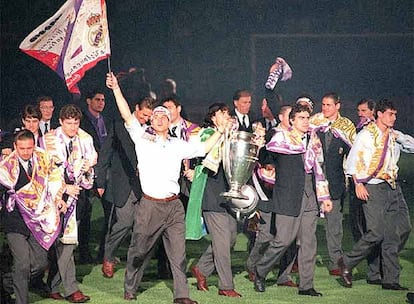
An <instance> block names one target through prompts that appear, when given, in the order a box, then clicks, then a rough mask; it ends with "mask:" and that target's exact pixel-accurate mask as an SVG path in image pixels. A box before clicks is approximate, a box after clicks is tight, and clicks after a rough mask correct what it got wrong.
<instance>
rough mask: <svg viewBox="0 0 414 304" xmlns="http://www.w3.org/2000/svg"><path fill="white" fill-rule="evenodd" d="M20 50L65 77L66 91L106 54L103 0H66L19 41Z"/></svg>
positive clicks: (109, 50)
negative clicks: (53, 13) (50, 15)
mask: <svg viewBox="0 0 414 304" xmlns="http://www.w3.org/2000/svg"><path fill="white" fill-rule="evenodd" d="M19 48H20V49H21V50H22V51H23V52H25V53H26V54H28V55H29V56H32V57H33V58H35V59H37V60H39V61H40V62H42V63H44V64H46V65H47V66H48V67H50V68H51V69H52V70H53V71H55V72H56V73H57V74H58V75H59V76H60V77H61V78H62V79H64V80H65V82H66V86H67V87H68V90H69V92H71V93H75V94H79V93H80V92H79V89H78V87H77V85H76V84H77V83H78V82H79V81H80V80H81V79H82V77H83V76H84V75H85V72H86V71H87V70H89V69H91V68H93V67H94V66H95V65H96V64H97V63H98V62H99V61H100V60H103V59H105V58H107V57H109V56H110V54H111V49H110V42H109V31H108V20H107V15H106V4H105V0H68V1H66V2H65V4H64V5H63V6H62V7H61V8H60V9H59V10H58V11H57V12H56V14H55V15H53V16H52V17H51V18H49V19H48V20H47V21H46V22H44V23H43V24H42V25H40V26H39V27H38V28H36V29H35V30H34V31H33V32H31V33H30V34H29V35H28V36H27V37H26V38H25V39H24V40H23V42H22V43H21V44H20V47H19Z"/></svg>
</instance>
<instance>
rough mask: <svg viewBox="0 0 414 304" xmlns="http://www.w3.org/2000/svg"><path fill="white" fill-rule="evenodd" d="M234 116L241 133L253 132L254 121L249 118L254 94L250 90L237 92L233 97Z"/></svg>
mask: <svg viewBox="0 0 414 304" xmlns="http://www.w3.org/2000/svg"><path fill="white" fill-rule="evenodd" d="M233 105H234V115H235V117H236V119H237V122H238V123H239V131H247V132H252V131H253V129H252V124H253V119H252V117H251V116H249V113H250V108H251V106H252V94H251V93H250V92H249V91H248V90H244V89H242V90H237V91H236V92H234V95H233Z"/></svg>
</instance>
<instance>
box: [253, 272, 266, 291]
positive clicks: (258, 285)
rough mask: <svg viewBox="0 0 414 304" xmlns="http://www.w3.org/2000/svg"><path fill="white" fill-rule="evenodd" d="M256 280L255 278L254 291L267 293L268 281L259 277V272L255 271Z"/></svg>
mask: <svg viewBox="0 0 414 304" xmlns="http://www.w3.org/2000/svg"><path fill="white" fill-rule="evenodd" d="M254 272H255V278H254V282H253V284H254V290H256V291H257V292H265V291H266V279H265V278H262V277H261V276H259V274H258V273H257V271H256V270H255V271H254Z"/></svg>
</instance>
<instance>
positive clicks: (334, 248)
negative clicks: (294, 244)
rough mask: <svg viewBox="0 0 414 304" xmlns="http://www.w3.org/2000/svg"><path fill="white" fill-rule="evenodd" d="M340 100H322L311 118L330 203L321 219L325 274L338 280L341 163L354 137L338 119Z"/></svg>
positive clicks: (352, 130) (346, 123) (335, 96)
mask: <svg viewBox="0 0 414 304" xmlns="http://www.w3.org/2000/svg"><path fill="white" fill-rule="evenodd" d="M340 108H341V100H340V98H339V96H338V94H336V93H334V92H330V93H326V94H325V95H324V96H323V97H322V112H321V113H317V114H315V115H314V116H312V118H311V121H310V122H311V124H313V125H315V126H316V131H317V135H318V137H319V139H320V141H321V143H322V148H323V156H324V162H323V164H322V169H323V170H324V173H325V176H326V179H327V180H328V182H329V192H330V196H331V199H332V203H333V208H332V212H330V213H328V214H327V215H326V216H325V232H326V233H325V235H326V243H327V247H328V253H329V265H328V269H329V274H330V275H334V276H339V275H340V274H341V271H340V269H339V266H338V265H337V263H336V262H337V261H338V259H339V257H340V256H341V255H342V237H343V226H342V221H343V211H342V209H343V202H344V199H345V194H346V185H345V174H344V170H343V163H344V159H345V157H346V155H348V152H349V149H350V147H351V145H352V142H353V139H354V137H355V132H356V131H355V126H354V124H353V123H352V121H351V120H349V119H348V118H346V117H343V116H341V114H340V112H339V110H340Z"/></svg>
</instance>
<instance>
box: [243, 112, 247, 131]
mask: <svg viewBox="0 0 414 304" xmlns="http://www.w3.org/2000/svg"><path fill="white" fill-rule="evenodd" d="M246 120H247V119H246V115H243V121H242V124H243V127H244V128H245V129H247V122H246Z"/></svg>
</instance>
